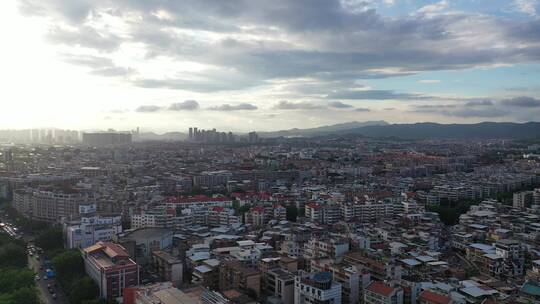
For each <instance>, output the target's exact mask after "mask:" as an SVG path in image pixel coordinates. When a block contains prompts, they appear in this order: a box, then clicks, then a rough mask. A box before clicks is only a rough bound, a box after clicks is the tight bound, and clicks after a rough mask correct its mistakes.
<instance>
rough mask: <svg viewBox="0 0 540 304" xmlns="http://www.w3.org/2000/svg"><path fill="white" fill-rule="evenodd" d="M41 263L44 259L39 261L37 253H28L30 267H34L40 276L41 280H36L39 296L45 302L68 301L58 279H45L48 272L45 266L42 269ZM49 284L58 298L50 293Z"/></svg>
mask: <svg viewBox="0 0 540 304" xmlns="http://www.w3.org/2000/svg"><path fill="white" fill-rule="evenodd" d="M41 263H42V259H40V260H39V261H38V260H37V259H36V256H35V255H33V256H30V255H28V267H29V268H30V269H33V270H34V271H35V273H36V274H37V275H38V276H39V280H37V281H36V287H37V288H38V290H39V296H40V298H41V300H42V301H43V303H46V304H51V303H68V301H67V299H66V297H65V296H64V294H63V293H62V291H61V290H60V288H59V287H58V286H56V280H55V279H54V278H52V279H44V276H46V273H45V268H44V267H43V269H41V270H40V266H41ZM48 284H50V286H51V288H52V290H53V292H54V293H55V294H56V299H54V298H53V296H52V293H50V292H49V290H48V289H47V286H48Z"/></svg>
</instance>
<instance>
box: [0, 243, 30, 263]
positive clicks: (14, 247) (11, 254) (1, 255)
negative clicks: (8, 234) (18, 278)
mask: <svg viewBox="0 0 540 304" xmlns="http://www.w3.org/2000/svg"><path fill="white" fill-rule="evenodd" d="M27 263H28V260H27V258H26V250H25V248H24V247H23V246H21V245H18V244H17V243H15V242H9V243H4V244H3V245H2V246H1V247H0V268H5V267H25V266H26V265H27Z"/></svg>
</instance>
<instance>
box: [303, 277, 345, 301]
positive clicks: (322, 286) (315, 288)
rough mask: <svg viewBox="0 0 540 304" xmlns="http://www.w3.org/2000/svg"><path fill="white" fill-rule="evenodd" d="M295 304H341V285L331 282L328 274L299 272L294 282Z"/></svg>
mask: <svg viewBox="0 0 540 304" xmlns="http://www.w3.org/2000/svg"><path fill="white" fill-rule="evenodd" d="M294 303H295V304H309V303H318V304H341V284H339V283H336V282H334V281H333V280H332V274H331V273H330V272H317V273H307V272H305V271H302V270H301V271H299V272H298V274H297V275H296V276H295V281H294Z"/></svg>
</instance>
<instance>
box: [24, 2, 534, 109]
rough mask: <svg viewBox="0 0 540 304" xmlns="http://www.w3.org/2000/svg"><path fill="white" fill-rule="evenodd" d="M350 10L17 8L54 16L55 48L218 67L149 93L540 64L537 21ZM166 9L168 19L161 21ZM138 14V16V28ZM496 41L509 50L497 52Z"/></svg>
mask: <svg viewBox="0 0 540 304" xmlns="http://www.w3.org/2000/svg"><path fill="white" fill-rule="evenodd" d="M344 3H345V2H344V1H341V0H295V1H290V0H273V1H263V0H259V1H256V0H252V1H247V0H229V1H216V0H198V1H169V0H156V1H147V0H117V1H112V0H99V1H90V0H81V1H69V0H21V2H20V8H21V11H23V12H25V13H26V14H31V15H44V16H50V17H52V20H53V21H52V22H51V23H52V24H53V26H52V28H50V29H49V31H50V33H49V39H50V40H51V41H53V42H55V43H60V44H64V45H69V46H75V47H83V48H90V49H93V50H95V51H97V52H101V53H107V52H113V51H115V50H117V49H118V48H119V47H120V46H121V45H122V44H127V43H129V44H133V43H136V44H138V45H142V46H143V47H144V51H145V52H146V55H147V57H149V58H157V57H164V58H167V59H170V60H172V61H177V62H195V63H200V64H204V65H206V66H212V67H216V69H218V70H219V71H218V73H214V72H213V71H205V72H204V74H205V75H186V76H185V77H184V76H181V77H178V78H173V79H153V78H146V77H141V78H140V79H137V80H135V81H134V82H133V84H134V85H136V86H140V87H145V88H169V89H178V90H189V91H195V92H214V91H225V90H239V89H243V88H247V87H255V86H260V85H267V84H268V82H269V81H270V80H274V79H306V78H309V79H313V80H314V82H317V81H321V82H328V83H331V82H333V81H337V82H338V83H339V82H341V81H343V82H350V81H355V80H358V79H371V78H386V77H398V76H403V75H411V74H415V73H419V72H423V71H438V70H459V69H468V68H476V67H479V66H493V65H494V64H501V63H508V64H515V63H525V64H528V63H533V62H538V61H540V48H539V46H538V45H539V42H540V36H539V35H538V33H539V32H540V21H538V20H536V19H535V20H511V19H507V18H502V17H498V16H488V15H480V14H477V13H467V12H453V13H451V14H450V13H449V14H429V16H427V15H425V14H408V15H404V16H398V17H395V16H392V17H385V16H382V15H380V14H379V13H378V12H377V11H375V10H374V9H372V8H371V7H370V6H369V1H366V2H365V3H364V2H355V4H354V9H351V3H348V4H344ZM160 11H163V12H165V14H166V15H167V17H166V18H163V17H160V16H159V12H160ZM104 15H107V16H113V17H115V18H122V19H123V20H122V21H123V22H124V24H125V25H126V27H127V28H126V30H125V31H126V34H125V35H120V34H118V35H120V36H118V35H115V34H114V33H113V32H110V31H109V29H110V27H108V26H100V27H98V26H97V25H94V24H96V23H97V24H99V23H100V22H102V23H104V20H105V19H106V18H105V17H103V16H104ZM133 16H137V17H138V18H139V19H137V20H136V21H134V20H133ZM65 23H68V24H69V25H70V26H65V25H64V24H65ZM102 25H103V24H102ZM459 29H466V30H459ZM492 33H497V34H496V35H492ZM214 37H219V38H214ZM495 44H497V45H502V46H503V47H497V48H494V47H493V45H495ZM116 72H118V74H122V73H120V71H119V70H117V71H116ZM96 73H98V72H96ZM102 74H104V75H107V74H114V73H113V71H102ZM215 74H217V76H214V75H215ZM188 76H189V77H188ZM192 76H196V77H192ZM334 89H335V88H334ZM338 89H341V87H338ZM332 91H334V90H327V91H326V92H332ZM322 94H325V93H322ZM325 95H328V98H332V99H382V100H384V99H418V98H421V97H422V96H418V95H415V94H406V93H396V92H393V91H385V90H378V91H377V90H371V91H346V90H345V91H343V90H338V91H337V92H336V93H331V94H328V93H326V94H325ZM346 97H348V98H346Z"/></svg>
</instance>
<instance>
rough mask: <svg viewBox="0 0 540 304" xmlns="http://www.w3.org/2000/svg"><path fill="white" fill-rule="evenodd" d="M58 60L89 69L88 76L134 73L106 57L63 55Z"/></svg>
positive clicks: (112, 75) (115, 75) (114, 75)
mask: <svg viewBox="0 0 540 304" xmlns="http://www.w3.org/2000/svg"><path fill="white" fill-rule="evenodd" d="M60 58H61V59H62V60H63V61H65V62H67V63H70V64H75V65H81V66H86V67H89V68H91V69H92V70H91V71H90V74H93V75H98V76H107V77H117V76H128V75H133V74H135V73H136V71H135V70H134V69H132V68H126V67H120V66H117V65H116V64H114V62H113V61H112V60H111V59H110V58H107V57H101V56H92V55H74V54H63V55H61V56H60Z"/></svg>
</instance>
